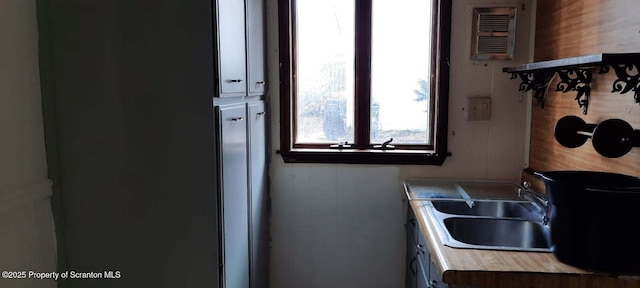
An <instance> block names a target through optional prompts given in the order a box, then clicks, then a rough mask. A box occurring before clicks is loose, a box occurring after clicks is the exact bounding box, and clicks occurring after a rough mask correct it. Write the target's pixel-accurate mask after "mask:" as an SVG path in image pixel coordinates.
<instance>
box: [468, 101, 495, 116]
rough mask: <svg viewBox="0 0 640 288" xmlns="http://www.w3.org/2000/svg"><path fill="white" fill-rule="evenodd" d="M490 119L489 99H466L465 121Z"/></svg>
mask: <svg viewBox="0 0 640 288" xmlns="http://www.w3.org/2000/svg"><path fill="white" fill-rule="evenodd" d="M489 119H491V97H469V98H467V120H468V121H475V120H489Z"/></svg>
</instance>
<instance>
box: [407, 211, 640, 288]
mask: <svg viewBox="0 0 640 288" xmlns="http://www.w3.org/2000/svg"><path fill="white" fill-rule="evenodd" d="M410 204H411V207H412V208H413V211H414V213H415V215H416V218H417V220H418V223H419V227H420V230H421V232H422V234H423V236H424V238H425V241H426V242H427V245H428V246H429V251H430V252H431V258H432V260H433V262H434V263H435V264H436V266H437V268H438V270H439V271H440V273H442V279H443V281H444V282H445V283H448V284H450V285H453V286H454V287H458V286H472V287H492V288H493V287H509V288H511V287H514V288H516V287H517V288H523V287H531V288H533V287H541V288H596V287H597V288H600V287H616V288H627V287H628V288H639V287H640V275H636V276H618V275H608V274H602V273H594V272H590V271H586V270H583V269H579V268H576V267H572V266H569V265H566V264H563V263H560V262H559V261H558V260H556V258H555V257H554V256H553V254H552V253H544V252H514V251H496V250H479V249H459V248H451V247H447V246H444V244H443V243H442V241H441V240H440V238H439V237H438V235H437V234H436V232H435V229H436V228H435V227H436V226H435V225H437V223H435V222H434V220H433V219H432V218H431V217H429V216H428V213H427V210H426V208H425V207H424V202H423V201H410Z"/></svg>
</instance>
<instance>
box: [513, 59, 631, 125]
mask: <svg viewBox="0 0 640 288" xmlns="http://www.w3.org/2000/svg"><path fill="white" fill-rule="evenodd" d="M596 67H599V70H598V74H604V73H607V72H609V70H611V69H613V70H614V71H615V73H616V76H617V77H618V78H617V80H615V81H614V82H613V89H612V90H611V92H612V93H614V92H620V94H625V93H627V92H629V91H633V92H634V98H635V101H636V102H637V103H640V53H619V54H606V53H604V54H594V55H586V56H580V57H572V58H563V59H556V60H549V61H541V62H534V63H528V64H523V65H518V66H513V67H504V68H502V72H505V73H511V79H516V78H518V77H519V78H520V80H521V81H522V84H520V89H519V91H524V92H526V91H529V90H534V91H535V92H536V93H535V95H534V97H535V98H536V100H538V103H539V104H540V106H541V107H542V108H544V94H545V92H546V90H547V89H548V86H549V84H550V82H551V79H552V77H553V76H554V75H558V76H559V78H560V82H559V83H558V86H557V88H556V91H562V92H564V93H567V92H570V91H575V92H577V96H576V101H577V102H578V106H579V107H580V108H582V109H583V113H584V114H587V111H588V107H589V96H590V94H591V80H592V79H593V72H592V70H593V69H594V68H596Z"/></svg>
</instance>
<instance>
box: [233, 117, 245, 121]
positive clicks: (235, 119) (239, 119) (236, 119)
mask: <svg viewBox="0 0 640 288" xmlns="http://www.w3.org/2000/svg"><path fill="white" fill-rule="evenodd" d="M242 120H243V118H242V117H236V118H231V121H236V122H237V121H242Z"/></svg>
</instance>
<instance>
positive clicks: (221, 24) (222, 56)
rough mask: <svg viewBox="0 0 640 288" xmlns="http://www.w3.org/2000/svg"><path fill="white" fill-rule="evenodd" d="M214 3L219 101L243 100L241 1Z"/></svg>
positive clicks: (244, 36) (243, 49)
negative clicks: (241, 97)
mask: <svg viewBox="0 0 640 288" xmlns="http://www.w3.org/2000/svg"><path fill="white" fill-rule="evenodd" d="M216 3H217V4H218V5H217V7H216V11H217V14H216V15H217V17H216V18H217V24H218V25H217V35H218V37H217V40H218V43H217V44H218V45H217V48H218V65H219V67H218V75H219V79H218V81H219V87H220V88H219V89H220V97H231V96H244V95H246V91H247V83H246V80H247V70H246V64H247V61H246V52H245V51H246V40H245V39H246V35H245V7H244V1H239V0H217V1H216Z"/></svg>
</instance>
